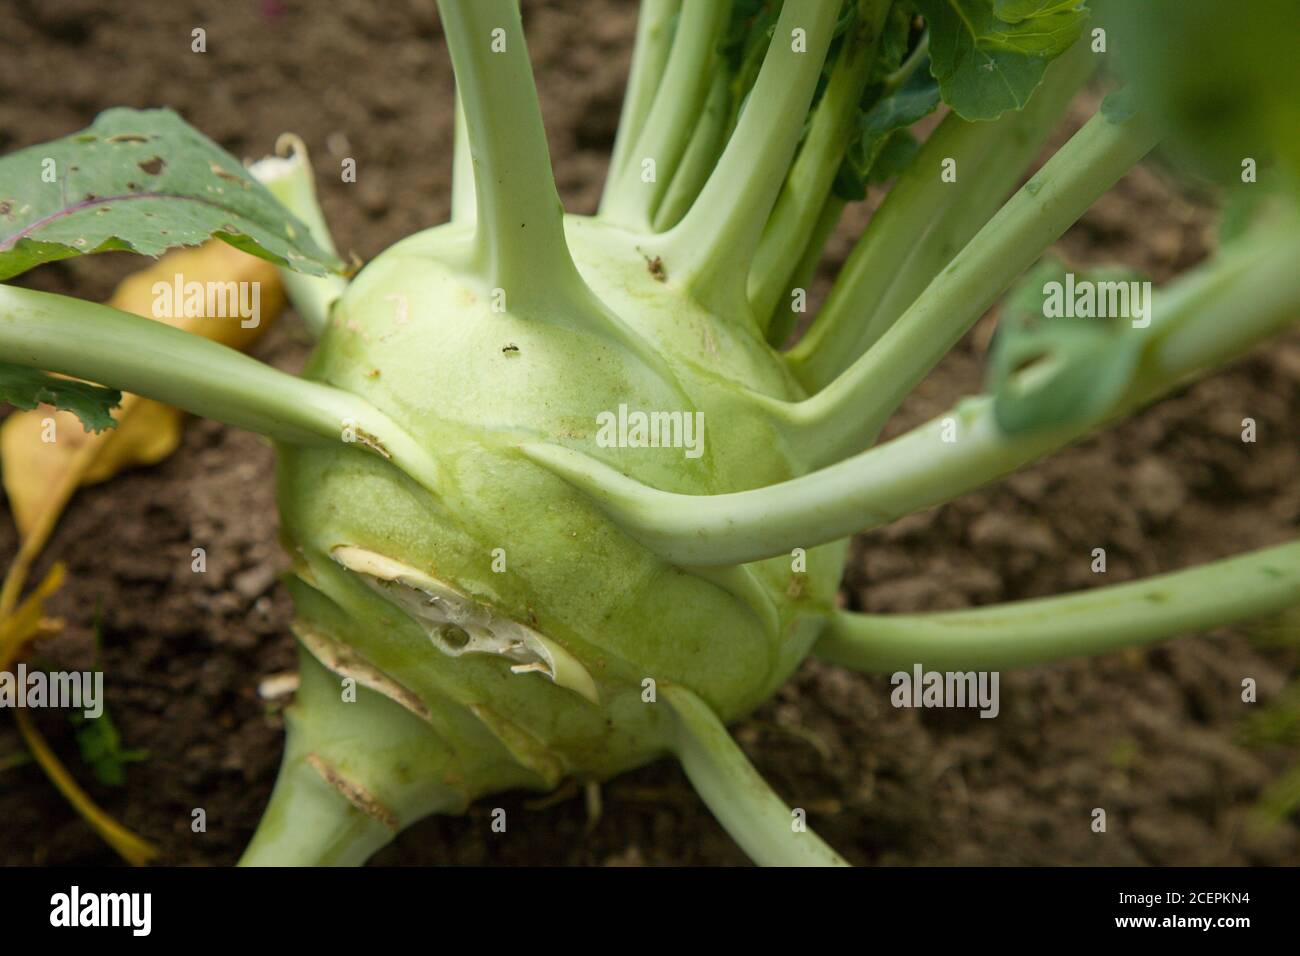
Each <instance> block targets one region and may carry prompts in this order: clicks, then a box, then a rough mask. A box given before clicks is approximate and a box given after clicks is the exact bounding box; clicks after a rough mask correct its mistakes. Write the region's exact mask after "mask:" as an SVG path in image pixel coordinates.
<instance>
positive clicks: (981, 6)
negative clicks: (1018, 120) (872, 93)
mask: <svg viewBox="0 0 1300 956" xmlns="http://www.w3.org/2000/svg"><path fill="white" fill-rule="evenodd" d="M916 5H917V7H918V8H919V9H920V11H921V13H922V15H923V16H924V17H925V19H926V23H927V24H929V27H930V55H931V71H932V72H933V74H934V78H935V79H936V80H938V81H939V88H940V91H941V92H942V94H943V99H944V102H945V103H947V104H948V105H949V106H951V107H952V108H953V110H955V111H956V112H957V113H958V114H959V115H960V116H961V117H962V118H963V119H968V120H993V119H997V118H998V117H999V116H1001V115H1002V114H1003V113H1005V112H1006V111H1007V110H1018V109H1023V108H1024V106H1025V104H1026V103H1028V102H1029V98H1030V96H1032V95H1033V92H1034V90H1035V89H1037V87H1038V84H1039V83H1040V82H1041V81H1042V79H1043V71H1044V70H1045V69H1046V68H1047V64H1048V62H1050V61H1051V60H1052V59H1054V58H1055V57H1057V56H1059V55H1060V54H1061V53H1064V52H1065V50H1067V49H1068V48H1069V47H1070V46H1071V45H1072V44H1073V43H1074V42H1075V41H1076V40H1077V39H1078V38H1079V34H1080V33H1081V32H1082V30H1083V25H1084V23H1085V22H1086V21H1087V18H1088V14H1087V11H1086V10H1084V9H1083V8H1082V4H1081V2H1078V0H1076V2H1073V3H1067V2H1063V0H916Z"/></svg>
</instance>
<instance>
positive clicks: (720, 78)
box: [652, 70, 731, 232]
mask: <svg viewBox="0 0 1300 956" xmlns="http://www.w3.org/2000/svg"><path fill="white" fill-rule="evenodd" d="M730 105H731V90H730V88H729V84H728V80H727V74H726V73H725V72H723V71H722V70H718V71H716V72H715V73H714V74H713V85H712V86H711V87H710V88H709V96H708V99H706V100H705V102H704V111H703V112H702V113H701V114H700V119H699V122H698V123H696V124H695V130H694V132H692V133H691V141H690V143H689V144H688V145H687V147H686V153H685V155H683V156H682V161H681V162H680V163H678V164H677V169H676V170H675V171H674V172H673V180H672V182H671V183H669V184H668V191H667V192H666V193H665V194H664V198H663V201H662V202H660V203H659V207H658V208H657V209H656V210H655V214H654V222H653V224H652V227H653V229H654V231H655V232H663V231H664V230H666V229H671V228H672V227H673V226H675V225H677V223H678V222H680V221H681V218H682V216H684V215H686V213H687V212H688V211H689V210H690V208H691V203H693V202H695V199H696V197H698V196H699V194H700V190H701V189H703V188H704V184H705V183H706V182H708V179H709V173H711V172H713V166H714V164H715V163H716V162H717V161H718V155H719V154H720V153H721V152H722V147H723V145H724V143H725V142H726V132H727V118H728V115H729V113H730Z"/></svg>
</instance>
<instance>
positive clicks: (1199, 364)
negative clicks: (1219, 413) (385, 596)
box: [521, 219, 1300, 567]
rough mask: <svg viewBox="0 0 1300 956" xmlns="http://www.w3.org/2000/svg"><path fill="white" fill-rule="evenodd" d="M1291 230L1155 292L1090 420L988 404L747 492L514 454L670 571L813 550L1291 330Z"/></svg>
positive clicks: (1067, 437) (1244, 246) (1298, 232)
mask: <svg viewBox="0 0 1300 956" xmlns="http://www.w3.org/2000/svg"><path fill="white" fill-rule="evenodd" d="M1296 262H1300V229H1298V228H1297V225H1296V221H1295V220H1294V219H1292V220H1290V221H1287V222H1283V223H1282V224H1281V226H1280V227H1278V228H1274V229H1271V230H1270V231H1268V232H1266V233H1263V234H1261V235H1259V236H1256V237H1253V238H1251V239H1250V240H1249V241H1243V242H1241V243H1239V244H1237V245H1235V246H1234V247H1232V248H1231V249H1225V250H1224V251H1223V252H1222V253H1220V254H1219V255H1218V256H1216V257H1215V258H1214V259H1213V260H1211V261H1210V262H1208V263H1206V264H1205V265H1202V266H1200V267H1198V268H1197V269H1195V270H1193V271H1192V272H1190V273H1188V274H1187V275H1185V276H1183V277H1182V278H1180V279H1178V280H1177V281H1176V282H1175V283H1173V284H1171V285H1170V286H1169V287H1167V288H1165V289H1161V290H1159V291H1158V292H1157V293H1156V297H1157V308H1156V309H1155V315H1154V316H1153V318H1152V322H1151V325H1150V327H1149V328H1147V329H1143V330H1137V329H1135V330H1132V334H1135V335H1137V334H1141V335H1143V336H1144V337H1145V338H1146V343H1145V345H1144V348H1143V350H1142V354H1141V357H1140V359H1139V361H1138V366H1137V369H1136V371H1135V373H1134V377H1133V378H1132V380H1131V382H1130V385H1129V388H1128V390H1127V391H1126V392H1125V393H1124V394H1123V395H1121V396H1120V397H1119V398H1117V400H1116V401H1115V403H1114V404H1113V406H1112V407H1111V408H1109V409H1106V410H1104V411H1103V412H1101V413H1099V414H1098V415H1096V416H1094V417H1093V418H1091V419H1088V420H1084V421H1078V422H1074V423H1072V424H1068V425H1061V426H1056V427H1053V428H1049V429H1044V430H1041V431H1034V432H1028V433H1023V434H1016V435H1007V434H1004V433H1003V432H1002V431H1001V429H1000V428H999V427H998V424H997V421H996V419H995V417H994V414H993V402H992V399H990V398H988V397H987V396H983V397H978V398H973V399H968V400H966V401H964V402H962V403H961V404H959V405H958V406H957V407H956V408H954V409H953V410H952V411H951V412H950V413H948V414H947V415H943V416H940V417H939V418H936V419H934V420H933V421H931V422H928V423H926V424H925V425H922V426H920V427H918V428H915V429H913V430H912V431H910V432H907V433H906V434H904V435H902V436H900V437H898V438H895V439H893V440H892V441H889V442H886V443H885V444H883V445H880V446H878V447H876V448H873V449H871V450H869V451H865V452H862V453H861V454H858V455H856V456H854V457H852V458H850V459H848V460H846V461H842V462H840V463H838V464H836V465H832V466H830V467H827V468H823V469H821V470H820V471H815V472H813V473H811V474H808V475H804V476H803V477H800V478H795V479H792V480H790V481H785V482H782V483H780V484H776V485H771V486H769V487H767V488H761V489H756V490H753V491H741V492H734V493H731V494H722V495H682V494H673V493H669V492H663V491H659V490H657V489H654V488H650V487H648V486H646V485H643V484H641V483H639V482H636V481H633V480H632V479H630V478H628V477H626V476H625V475H622V474H620V473H618V472H617V471H615V470H614V469H612V468H609V467H608V466H606V465H603V464H601V463H599V462H597V461H596V460H595V459H592V458H590V457H589V456H586V455H583V454H581V453H579V452H576V451H573V450H572V449H569V448H564V447H561V446H558V445H524V446H521V450H522V451H523V452H524V454H526V455H528V456H529V457H530V458H532V459H533V460H534V461H537V462H538V463H540V464H543V465H545V466H546V467H548V468H550V469H551V470H553V471H555V472H556V473H558V474H560V475H561V476H562V477H564V478H565V479H567V480H568V481H570V482H572V483H573V484H574V485H575V486H577V487H578V488H579V489H581V490H582V491H584V492H585V493H586V494H587V495H588V496H589V497H590V498H591V499H592V500H593V501H595V502H596V503H597V504H598V505H599V506H600V507H601V508H602V510H604V511H605V513H606V514H608V515H609V516H610V518H611V519H612V520H613V521H615V522H616V523H617V524H618V525H619V526H620V527H622V528H623V530H624V531H626V532H627V533H628V534H630V535H631V536H632V537H634V538H636V539H637V540H638V541H640V542H641V543H642V544H644V545H645V546H646V547H647V548H649V549H650V550H651V551H653V552H654V553H656V554H658V555H660V556H661V557H663V558H664V559H665V560H668V561H672V562H674V563H677V564H681V565H686V566H699V567H703V566H708V565H714V564H734V563H740V562H747V561H755V560H759V559H761V558H769V557H772V556H774V555H778V554H783V553H788V552H789V551H790V549H791V548H794V547H804V548H809V547H813V546H815V545H818V544H823V543H825V542H827V541H833V540H836V539H838V538H842V537H846V536H847V535H850V534H852V533H854V532H856V531H861V530H866V529H868V528H872V527H877V526H879V525H882V524H885V523H887V522H889V521H893V520H895V519H897V518H900V517H903V516H904V515H908V514H911V513H913V512H916V511H921V510H923V509H925V508H930V507H933V506H935V505H938V504H942V503H943V502H945V501H949V500H951V499H953V498H956V497H957V496H958V495H961V494H964V493H965V492H967V491H971V490H973V489H975V488H978V487H979V486H981V485H983V484H985V483H987V482H989V481H992V480H993V479H995V478H998V477H1001V476H1002V475H1005V474H1008V473H1010V472H1012V471H1014V470H1016V469H1017V468H1020V467H1022V466H1023V465H1026V464H1029V463H1030V462H1032V461H1035V460H1037V459H1038V458H1041V457H1042V456H1044V455H1046V454H1049V453H1051V452H1053V451H1056V450H1058V449H1060V448H1063V447H1065V446H1066V445H1068V444H1070V443H1071V442H1073V441H1076V440H1077V439H1079V438H1081V437H1083V436H1084V435H1086V434H1088V433H1089V432H1090V431H1092V430H1094V429H1095V428H1096V427H1098V426H1099V425H1101V424H1103V423H1105V422H1108V421H1110V420H1113V419H1115V418H1117V417H1120V416H1122V415H1125V414H1127V413H1129V412H1131V411H1133V410H1134V409H1136V408H1139V407H1141V406H1142V405H1145V404H1146V403H1148V402H1150V401H1152V400H1153V399H1155V398H1156V397H1157V396H1159V395H1161V394H1163V393H1165V392H1167V391H1169V390H1170V389H1173V388H1176V387H1178V386H1179V385H1181V384H1183V383H1184V382H1185V381H1186V380H1187V379H1188V378H1190V377H1192V376H1194V375H1197V374H1200V373H1202V372H1204V371H1206V370H1207V369H1210V368H1212V367H1214V366H1215V365H1218V364H1222V363H1223V362H1226V361H1228V360H1229V359H1230V358H1232V357H1234V356H1236V355H1238V354H1240V353H1241V352H1243V351H1245V350H1246V349H1248V348H1250V347H1251V346H1253V345H1255V344H1257V343H1259V342H1261V341H1263V340H1264V339H1266V338H1268V337H1269V336H1271V335H1273V334H1275V333H1277V332H1278V331H1280V330H1281V329H1283V328H1285V327H1286V326H1287V325H1288V324H1290V323H1291V322H1294V321H1295V318H1296V315H1297V313H1298V312H1300V273H1298V272H1297V271H1296V268H1295V263H1296Z"/></svg>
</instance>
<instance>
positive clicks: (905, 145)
mask: <svg viewBox="0 0 1300 956" xmlns="http://www.w3.org/2000/svg"><path fill="white" fill-rule="evenodd" d="M920 151H921V144H920V142H918V141H917V138H916V137H915V136H913V135H912V134H911V133H909V132H908V131H907V130H905V129H896V130H894V131H893V132H892V133H890V134H889V138H888V139H886V140H885V145H884V148H883V149H881V150H880V153H879V154H878V155H877V156H876V161H875V162H874V163H872V164H871V172H870V174H868V176H867V182H868V183H873V184H874V183H883V182H885V181H887V180H890V179H893V178H894V177H895V176H897V175H898V174H899V173H901V172H902V171H903V170H905V169H906V168H907V167H908V166H910V165H912V160H913V159H915V158H916V154H917V153H919V152H920Z"/></svg>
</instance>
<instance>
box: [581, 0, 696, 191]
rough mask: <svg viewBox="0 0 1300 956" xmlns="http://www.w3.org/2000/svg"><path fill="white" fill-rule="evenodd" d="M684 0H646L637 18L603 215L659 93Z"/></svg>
mask: <svg viewBox="0 0 1300 956" xmlns="http://www.w3.org/2000/svg"><path fill="white" fill-rule="evenodd" d="M681 7H682V2H681V0H642V2H641V10H640V13H639V14H638V15H637V21H636V42H635V44H634V45H633V47H632V68H631V72H630V73H629V74H628V78H627V91H626V92H625V93H624V95H623V110H622V112H621V113H619V117H618V132H617V133H616V134H615V136H614V149H613V152H612V153H611V154H610V158H609V171H608V173H607V174H606V176H605V189H604V192H603V193H602V194H601V197H600V215H602V216H603V215H604V213H605V212H606V210H607V208H608V205H609V203H610V202H611V197H612V193H613V189H614V184H615V183H616V182H619V181H620V173H621V172H622V170H623V168H624V167H625V166H626V165H627V156H628V153H629V152H630V151H631V149H632V145H633V144H634V143H635V142H636V139H637V137H639V136H640V135H641V130H642V129H643V128H644V127H645V121H646V117H647V116H648V115H649V114H650V107H651V106H652V105H653V104H654V101H655V94H656V93H657V92H658V91H659V83H660V82H661V80H662V78H663V74H664V68H665V67H666V66H667V64H668V53H669V51H670V50H671V49H672V45H673V24H674V23H675V22H676V19H677V17H678V15H679V14H680V12H681Z"/></svg>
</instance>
